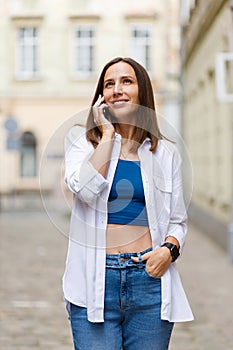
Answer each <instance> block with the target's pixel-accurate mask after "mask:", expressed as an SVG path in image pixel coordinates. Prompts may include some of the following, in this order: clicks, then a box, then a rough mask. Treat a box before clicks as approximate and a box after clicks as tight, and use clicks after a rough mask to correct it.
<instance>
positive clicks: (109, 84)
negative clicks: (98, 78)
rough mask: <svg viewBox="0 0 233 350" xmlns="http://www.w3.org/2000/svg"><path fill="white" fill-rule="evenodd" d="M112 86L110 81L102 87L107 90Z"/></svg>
mask: <svg viewBox="0 0 233 350" xmlns="http://www.w3.org/2000/svg"><path fill="white" fill-rule="evenodd" d="M112 85H113V82H112V81H108V82H107V83H106V84H105V85H104V87H105V88H107V87H110V86H112Z"/></svg>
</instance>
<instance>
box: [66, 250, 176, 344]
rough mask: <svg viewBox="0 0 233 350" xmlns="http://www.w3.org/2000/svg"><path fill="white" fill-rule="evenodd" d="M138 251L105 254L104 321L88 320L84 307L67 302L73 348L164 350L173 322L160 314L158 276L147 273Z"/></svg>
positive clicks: (159, 281) (159, 282)
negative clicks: (94, 321)
mask: <svg viewBox="0 0 233 350" xmlns="http://www.w3.org/2000/svg"><path fill="white" fill-rule="evenodd" d="M149 250H151V249H147V250H145V251H143V252H140V253H125V254H107V257H106V282H105V284H106V287H105V305H104V320H105V321H104V322H103V323H92V322H89V321H88V320H87V312H86V308H84V307H79V306H77V305H74V304H70V305H69V308H70V322H71V328H72V333H73V340H74V347H75V350H121V349H124V350H142V349H146V350H150V349H151V350H166V349H168V345H169V341H170V337H171V333H172V329H173V323H170V322H168V321H163V320H161V318H160V310H161V280H160V278H154V277H151V276H150V275H148V273H147V271H146V269H145V265H146V264H145V262H141V261H140V262H139V263H134V262H133V261H132V260H131V256H137V255H138V256H139V258H140V255H142V254H144V253H145V252H147V251H149Z"/></svg>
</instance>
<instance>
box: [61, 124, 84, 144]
mask: <svg viewBox="0 0 233 350" xmlns="http://www.w3.org/2000/svg"><path fill="white" fill-rule="evenodd" d="M66 141H69V143H72V144H73V143H77V142H78V143H88V142H87V138H86V128H85V127H83V126H81V125H74V126H72V127H71V128H70V129H69V131H68V132H67V134H66Z"/></svg>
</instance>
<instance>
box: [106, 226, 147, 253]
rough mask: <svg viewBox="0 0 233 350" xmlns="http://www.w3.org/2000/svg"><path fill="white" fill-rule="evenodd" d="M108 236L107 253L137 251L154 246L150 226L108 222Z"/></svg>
mask: <svg viewBox="0 0 233 350" xmlns="http://www.w3.org/2000/svg"><path fill="white" fill-rule="evenodd" d="M106 238H107V248H106V252H107V254H119V253H135V252H140V251H142V250H145V249H147V248H150V247H151V246H152V241H151V235H150V231H149V227H148V226H133V225H117V224H108V226H107V237H106Z"/></svg>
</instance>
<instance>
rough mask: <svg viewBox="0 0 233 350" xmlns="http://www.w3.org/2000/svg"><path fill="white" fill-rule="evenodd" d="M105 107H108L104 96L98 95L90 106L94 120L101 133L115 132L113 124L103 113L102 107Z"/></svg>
mask: <svg viewBox="0 0 233 350" xmlns="http://www.w3.org/2000/svg"><path fill="white" fill-rule="evenodd" d="M106 108H108V105H107V104H106V103H105V102H104V96H101V95H99V98H98V100H97V101H96V103H95V104H94V105H93V107H92V111H93V115H94V122H95V124H96V125H97V126H98V128H99V130H100V131H101V132H102V134H103V135H104V134H108V133H114V132H115V129H114V126H113V125H112V123H111V122H110V121H109V120H108V119H107V118H106V117H105V115H104V109H106Z"/></svg>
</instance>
